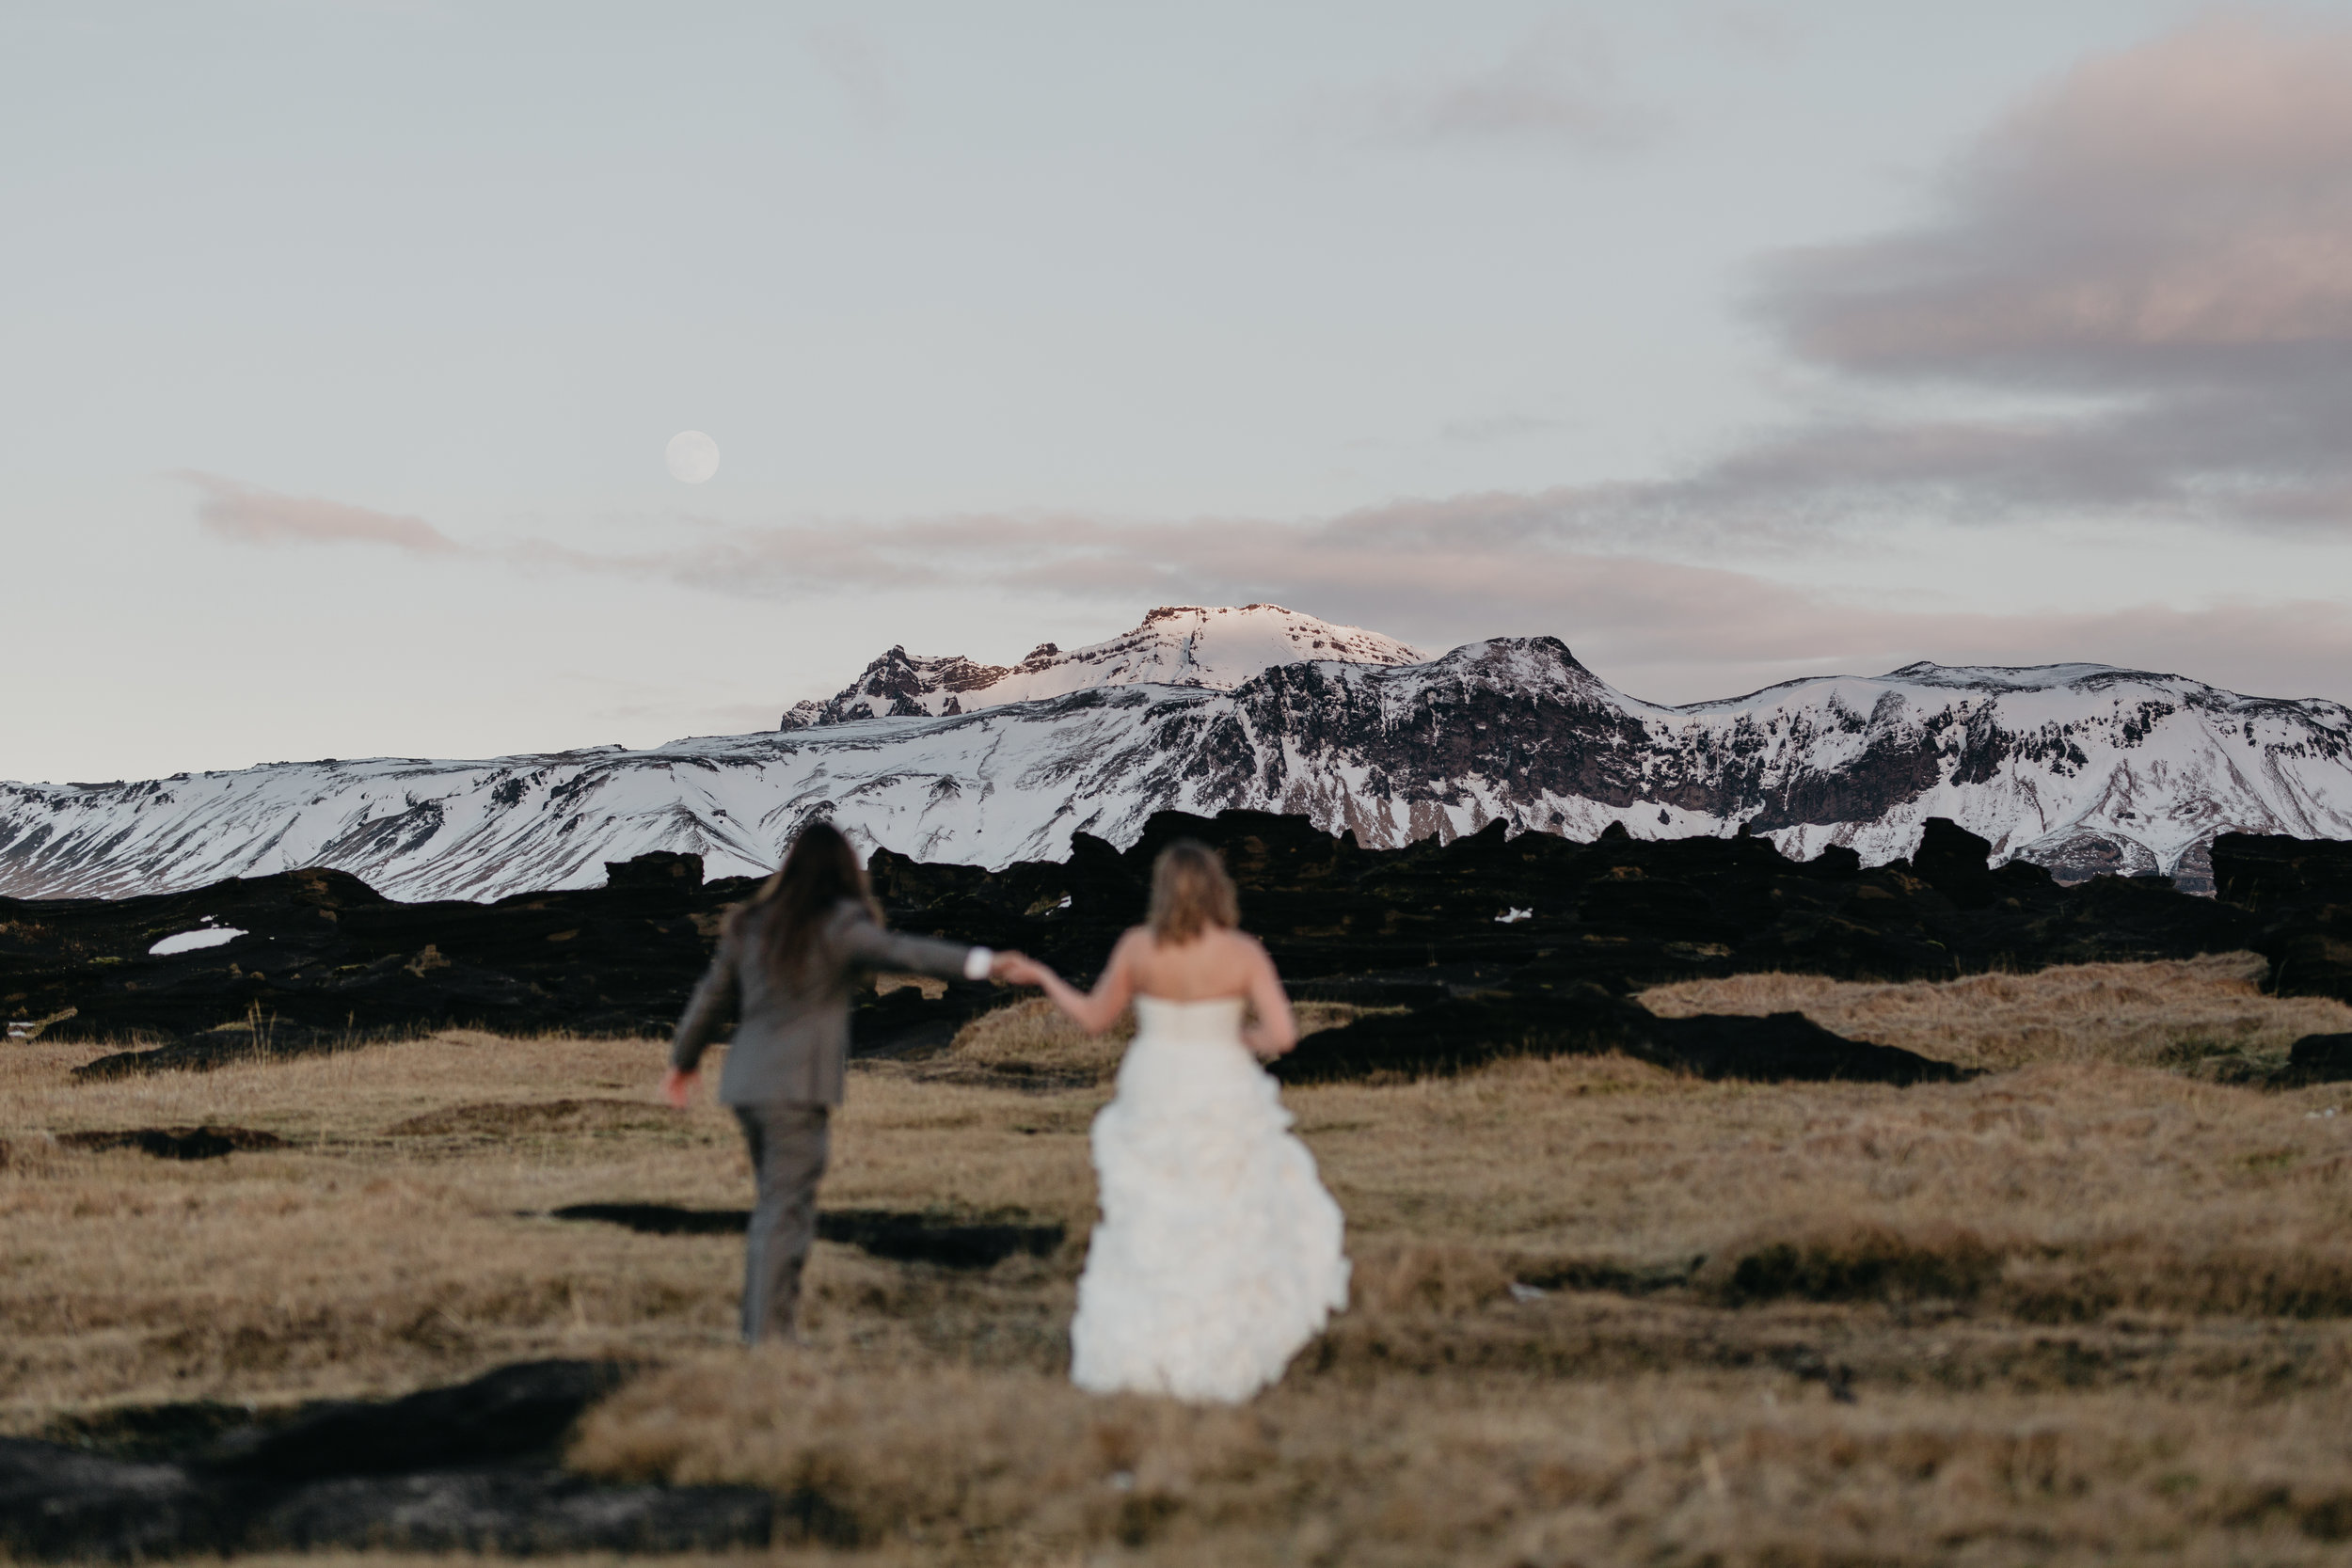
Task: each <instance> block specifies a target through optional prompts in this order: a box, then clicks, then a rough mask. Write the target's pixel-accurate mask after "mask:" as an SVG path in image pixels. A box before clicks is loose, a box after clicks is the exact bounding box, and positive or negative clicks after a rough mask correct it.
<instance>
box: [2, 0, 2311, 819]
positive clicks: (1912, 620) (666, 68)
mask: <svg viewBox="0 0 2352 1568" xmlns="http://www.w3.org/2000/svg"><path fill="white" fill-rule="evenodd" d="M0 203H5V210H6V211H7V212H8V214H10V221H9V223H8V226H7V230H6V233H7V243H6V244H5V245H0V544H4V545H5V557H4V559H5V560H6V561H7V562H8V574H7V575H8V579H9V582H10V591H9V593H8V595H7V610H6V612H5V622H0V626H5V632H4V633H0V778H13V779H19V780H51V781H68V780H89V781H97V780H106V779H116V778H137V777H150V776H161V775H165V774H168V773H172V772H177V771H181V770H196V769H204V768H237V767H245V766H249V765H252V764H255V763H262V762H269V761H277V760H308V759H311V758H317V757H326V756H342V757H354V756H373V755H415V756H441V757H462V756H488V755H499V754H507V753H514V752H532V751H545V750H555V749H561V748H565V747H572V746H587V745H598V744H611V743H620V744H626V745H632V746H634V745H646V744H653V743H658V742H660V741H663V740H667V739H672V738H675V737H677V736H686V735H695V734H733V733H740V732H743V731H748V730H753V729H761V728H770V727H772V726H773V725H774V723H775V721H776V716H777V714H778V713H779V712H780V711H781V710H782V709H783V708H785V707H786V706H787V705H790V704H791V703H792V702H794V701H796V700H798V699H801V698H803V697H810V696H824V695H829V694H831V693H832V692H834V691H835V690H837V689H840V688H841V687H843V686H845V685H847V684H848V683H849V682H850V680H851V679H852V678H854V677H855V675H856V674H857V673H858V672H859V671H860V670H861V669H862V668H863V667H864V666H865V664H866V662H867V661H868V660H869V659H871V658H872V657H875V656H876V655H878V654H880V653H881V652H882V651H883V650H884V649H886V648H888V647H890V646H892V645H894V644H895V645H902V646H904V647H906V648H907V649H908V650H909V651H911V652H913V653H916V654H934V655H944V654H963V655H967V656H969V657H974V658H978V659H982V660H988V661H994V662H1009V661H1010V660H1012V659H1015V658H1018V657H1020V656H1021V655H1022V654H1024V653H1025V652H1027V651H1028V650H1029V649H1030V648H1031V647H1033V646H1035V645H1036V644H1038V643H1040V642H1044V641H1054V642H1057V643H1059V644H1060V645H1061V646H1063V647H1065V648H1066V647H1071V646H1074V645H1078V644H1082V643H1085V642H1089V641H1098V640H1100V639H1103V638H1105V637H1109V636H1112V635H1115V634H1116V633H1118V632H1120V631H1121V630H1124V629H1126V628H1127V627H1129V626H1134V625H1136V623H1137V622H1138V621H1139V620H1140V619H1141V617H1142V614H1143V612H1144V610H1147V609H1150V608H1152V607H1153V606H1156V605H1162V604H1240V603H1246V602H1252V601H1263V602H1275V603H1280V604H1284V605H1288V606H1290V607H1292V608H1294V609H1296V610H1305V611H1307V612H1310V613H1312V614H1317V615H1321V616H1324V617H1326V618H1327V619H1331V620H1334V621H1340V622H1344V623H1348V624H1352V625H1359V626H1370V627H1372V628H1374V629H1376V630H1380V631H1384V632H1387V633H1390V634H1391V635H1394V636H1398V637H1403V638H1406V639H1408V640H1410V641H1414V642H1415V643H1416V644H1418V645H1420V646H1422V647H1423V648H1425V649H1428V650H1430V651H1432V652H1438V651H1442V650H1443V649H1445V648H1448V647H1451V646H1454V645H1455V644H1458V643H1460V642H1463V641H1470V640H1473V639H1477V638H1482V637H1490V636H1503V635H1511V636H1527V635H1538V634H1543V635H1550V636H1556V637H1558V638H1560V639H1561V640H1562V641H1565V642H1566V643H1567V644H1568V646H1569V647H1570V648H1571V649H1573V650H1574V651H1575V653H1576V654H1577V656H1578V657H1580V658H1581V660H1582V661H1583V662H1584V663H1585V664H1586V665H1588V666H1589V667H1590V668H1592V669H1593V670H1594V671H1595V673H1597V674H1599V675H1600V676H1601V677H1602V678H1603V679H1604V680H1607V681H1609V682H1610V683H1612V684H1613V685H1614V686H1616V687H1618V688H1619V689H1624V690H1627V691H1629V692H1631V693H1633V694H1635V695H1637V696H1641V697H1645V698H1648V699H1651V700H1654V701H1665V702H1691V701H1697V700H1702V699H1706V698H1711V697H1721V696H1727V695H1731V694H1734V693H1738V692H1742V691H1747V690H1752V689H1756V688H1758V687H1761V686H1765V685H1768V684H1770V683H1772V682H1774V681H1779V680H1785V679H1790V678H1795V677H1799V676H1803V675H1807V674H1820V673H1878V672H1882V671H1885V670H1889V669H1893V668H1895V667H1898V666H1899V665H1902V664H1906V663H1909V662H1912V661H1913V660H1915V659H1933V660H1936V661H1938V662H1941V663H1947V664H2025V663H2034V662H2049V661H2059V660H2075V659H2085V660H2095V661H2100V662H2106V663H2112V664H2120V665H2125V666H2130V667H2135V668H2140V669H2151V670H2157V671H2163V672H2168V673H2182V674H2186V675H2191V676H2195V677H2197V678H2200V679H2203V680H2207V681H2211V682H2213V683H2215V684H2217V685H2220V686H2224V687H2228V688H2230V689H2236V690H2243V691H2249V692H2254V693H2259V694H2263V695H2270V696H2287V697H2307V696H2321V697H2328V698H2332V699H2337V700H2352V0H2347V3H2345V4H2338V5H2330V6H2308V7H2299V8H2270V9H2242V8H2228V9H2214V8H2203V7H2197V6H2187V5H2173V4H2154V3H2127V0H2070V3H2069V4H2067V5H2065V6H2052V5H2049V4H2047V3H2046V0H2037V3H2020V4H2010V3H2007V0H1983V3H1980V4H1978V5H1973V6H1969V7H1964V8H1963V7H1950V6H1936V5H1929V4H1924V3H1922V4H1903V3H1883V4H1862V3H1860V0H1846V3H1842V4H1789V5H1776V4H1757V5H1742V4H1723V3H1715V0H1651V3H1645V4H1641V5H1634V4H1630V3H1628V4H1621V5H1613V6H1590V5H1588V6H1582V7H1577V6H1556V5H1537V4H1516V3H1500V0H1498V3H1491V4H1486V3H1478V0H1454V3H1452V4H1448V5H1446V6H1441V7H1440V6H1430V5H1425V4H1422V5H1412V6H1389V5H1378V4H1372V3H1367V0H1351V3H1349V4H1344V5H1342V4H1332V5H1310V4H1265V3H1263V0H1262V3H1258V4H1251V5H1224V4H1216V3H1209V0H1196V3H1195V4H1191V5H1187V6H1183V7H1153V8H1145V7H1104V6H1089V5H1076V4H1072V5H1029V4H1019V3H1004V4H996V5H992V6H988V7H974V6H969V5H949V4H942V5H916V4H869V5H866V6H860V7H854V8H852V7H847V6H839V5H816V6H795V5H789V4H776V3H765V4H747V5H729V4H717V3H691V0H679V3H674V4H667V5H660V6H655V5H650V4H641V5H599V4H593V3H584V0H567V3H564V4H548V5H534V4H499V3H485V4H463V5H460V4H455V3H450V4H438V3H433V0H374V3H363V0H350V3H333V0H301V3H294V0H270V3H262V0H212V3H203V4H185V3H172V4H163V5H130V4H107V3H104V0H91V3H87V4H73V5H65V4H55V5H22V6H11V7H8V8H0ZM687 430H698V431H702V432H706V433H707V434H708V435H709V436H711V437H712V439H713V440H715V442H716V443H717V446H718V448H719V451H720V454H721V457H720V464H719V467H718V471H717V473H716V474H715V476H713V477H712V478H711V479H710V480H708V481H707V483H699V484H691V485H690V484H686V483H680V482H679V481H678V480H676V479H674V478H673V477H671V474H670V473H669V471H668V469H667V467H665V464H664V450H665V448H666V446H667V445H668V443H669V442H670V440H671V439H672V437H673V436H676V435H677V434H678V433H679V432H681V431H687Z"/></svg>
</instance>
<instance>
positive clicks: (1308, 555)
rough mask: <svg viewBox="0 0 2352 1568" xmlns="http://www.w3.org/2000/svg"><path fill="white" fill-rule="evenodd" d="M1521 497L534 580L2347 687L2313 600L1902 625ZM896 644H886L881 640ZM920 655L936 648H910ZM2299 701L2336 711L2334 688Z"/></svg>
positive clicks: (1006, 528) (710, 558)
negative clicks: (2065, 665)
mask: <svg viewBox="0 0 2352 1568" xmlns="http://www.w3.org/2000/svg"><path fill="white" fill-rule="evenodd" d="M1556 524H1557V518H1556V516H1555V515H1554V514H1552V513H1551V512H1549V511H1548V510H1546V509H1545V508H1543V507H1541V506H1538V505H1534V504H1532V500H1531V498H1525V497H1509V496H1502V495H1495V496H1483V497H1470V498H1466V499H1462V500H1460V501H1456V502H1436V501H1432V502H1417V503H1412V504H1409V505H1402V506H1393V507H1383V508H1378V509H1375V510H1369V511H1364V512H1359V513H1353V514H1349V515H1343V516H1339V517H1333V518H1329V519H1326V520H1322V521H1318V522H1310V523H1294V524H1282V523H1273V522H1267V521H1264V520H1257V519H1214V518H1213V519H1197V520H1194V521H1190V522H1185V523H1182V524H1150V525H1135V524H1126V525H1114V524H1107V523H1103V522H1099V521H1094V520H1090V519H1087V518H1082V517H1071V516H1027V517H1023V516H1004V515H967V516H956V517H941V518H931V519H924V520H916V521H910V522H904V523H899V524H895V525H883V526H869V527H865V528H860V529H856V530H853V531H851V530H842V531H835V530H826V529H809V528H779V529H738V530H733V531H726V532H724V533H723V534H722V535H719V536H717V537H713V538H709V539H706V540H702V541H698V542H696V543H694V544H692V545H689V546H681V547H679V548H676V549H673V550H665V551H659V552H652V553H646V554H638V555H628V556H611V557H599V556H589V555H583V554H580V553H579V552H563V553H562V554H561V555H560V556H558V555H552V554H550V555H547V556H543V557H542V558H541V559H542V561H543V562H544V563H548V564H555V563H561V564H563V565H564V566H567V567H570V568H573V569H579V570H587V571H596V572H606V573H613V574H618V575H622V576H626V577H628V578H633V579H643V578H647V577H660V578H668V579H670V580H673V581H675V582H680V583H684V584H687V585H690V586H692V587H697V588H702V589H706V590H709V591H712V592H719V593H726V594H736V595H740V596H746V597H754V598H763V599H765V598H791V597H797V596H803V595H818V594H826V593H830V592H834V591H838V590H842V589H854V590H868V591H870V590H887V589H893V588H898V589H907V588H916V587H955V588H959V589H961V590H963V591H966V592H971V593H987V594H998V595H1002V596H1005V597H1008V598H1009V597H1012V596H1015V595H1025V596H1038V595H1045V596H1066V597H1070V598H1073V599H1091V600H1097V601H1101V600H1104V599H1109V600H1114V601H1117V600H1124V601H1126V602H1128V603H1130V604H1132V605H1133V606H1134V607H1135V608H1136V610H1138V611H1140V610H1142V609H1143V608H1145V607H1147V606H1149V605H1152V604H1161V603H1227V604H1238V603H1245V602H1248V601H1251V600H1263V601H1272V602H1277V603H1282V604H1288V605H1291V606H1293V607H1295V608H1297V609H1301V610H1308V611H1310V612H1311V613H1314V614H1318V615H1323V616H1327V617H1328V618H1330V619H1334V620H1340V621H1345V622H1351V623H1355V624H1359V625H1365V626H1375V627H1377V628H1378V629H1381V630H1383V631H1388V632H1391V633H1393V634H1396V635H1400V636H1404V637H1406V638H1409V639H1412V640H1414V641H1420V642H1422V643H1423V644H1424V645H1429V646H1438V647H1443V646H1448V645H1451V644H1452V643H1454V642H1458V641H1468V640H1470V639H1472V638H1477V637H1485V636H1492V635H1497V634H1501V633H1506V632H1538V631H1557V630H1562V629H1567V630H1569V631H1570V632H1571V640H1572V641H1573V642H1574V644H1575V646H1576V648H1577V651H1578V653H1579V655H1580V656H1581V657H1583V658H1584V659H1585V661H1586V662H1587V663H1588V664H1589V665H1591V666H1592V667H1593V668H1594V669H1595V670H1597V672H1599V673H1601V674H1602V675H1603V676H1604V678H1607V679H1609V680H1611V681H1613V682H1614V683H1616V684H1619V685H1621V686H1623V687H1624V688H1625V689H1629V690H1631V691H1633V692H1635V693H1636V694H1638V695H1642V696H1647V697H1651V698H1654V699H1657V700H1661V701H1694V700H1698V699H1701V698H1707V697H1715V696H1724V695H1727V694H1730V693H1732V692H1734V691H1738V690H1746V689H1754V688H1756V687H1759V686H1764V685H1769V684H1771V683H1772V682H1773V681H1778V680H1785V679H1789V678H1793V677H1795V676H1799V675H1804V674H1820V673H1876V672H1879V671H1883V670H1888V669H1892V668H1895V667H1897V666H1899V665H1902V664H1907V663H1910V662H1912V661H1914V660H1915V659H1921V658H1930V659H1934V660H1936V661H1938V662H1941V663H1947V664H1976V663H1982V664H2031V663H2051V662H2063V661H2070V660H2079V659H2090V660H2093V661H2098V662H2106V663H2117V664H2129V665H2137V666H2140V667H2144V668H2153V669H2158V670H2164V671H2168V672H2171V673H2185V674H2189V675H2192V676H2195V677H2197V678H2200V679H2205V680H2211V681H2215V682H2217V684H2221V685H2225V686H2232V687H2233V688H2235V689H2242V690H2254V691H2258V692H2265V693H2277V694H2284V695H2311V694H2313V692H2312V689H2313V688H2314V686H2322V687H2325V686H2327V685H2328V679H2326V678H2321V677H2320V673H2321V672H2326V673H2328V678H2332V679H2333V680H2334V681H2335V682H2336V683H2337V684H2338V685H2340V684H2341V681H2342V678H2343V675H2344V672H2347V671H2352V606H2347V605H2345V604H2343V603H2338V602H2329V601H2324V600H2301V601H2296V602H2291V603H2290V602H2271V603H2263V604H2253V603H2237V602H2223V603H2217V604H2212V605H2205V606H2200V607H2192V608H2179V607H2172V606H2164V605H2142V606H2137V607H2131V608H2126V609H2122V610H2095V611H2085V610H2071V609H2068V608H2066V607H2065V606H2064V605H2063V604H2062V603H2061V604H2058V605H2055V606H2053V607H2052V608H2050V609H2048V610H2041V611H2035V612H2029V613H2012V614H1986V613H1981V612H1974V611H1965V610H1903V609H1899V608H1888V607H1886V606H1885V605H1883V604H1870V603H1864V602H1859V601H1856V600H1851V599H1844V598H1840V597H1838V596H1836V595H1835V594H1824V593H1821V592H1819V591H1817V590H1813V589H1810V588H1807V587H1805V586H1803V585H1801V584H1791V583H1788V582H1782V581H1776V580H1773V579H1772V578H1765V577H1761V576H1758V575H1756V574H1752V573H1746V572H1739V571H1730V570H1725V569H1723V568H1719V567H1710V566H1703V565H1692V564H1688V563H1683V562H1671V561H1661V560H1658V559H1655V558H1651V557H1645V556H1635V555H1626V554H1621V553H1611V552H1607V551H1603V550H1599V549H1595V548H1591V547H1588V546H1579V545H1578V544H1576V543H1575V541H1574V531H1573V528H1572V527H1568V528H1563V527H1560V526H1556ZM893 635H894V636H895V635H898V634H893ZM919 651H922V652H926V653H953V652H960V651H961V650H958V649H948V648H927V649H921V650H919ZM2319 694H2323V695H2329V696H2335V697H2339V698H2343V697H2347V696H2352V689H2327V690H2324V691H2322V692H2320V693H2319Z"/></svg>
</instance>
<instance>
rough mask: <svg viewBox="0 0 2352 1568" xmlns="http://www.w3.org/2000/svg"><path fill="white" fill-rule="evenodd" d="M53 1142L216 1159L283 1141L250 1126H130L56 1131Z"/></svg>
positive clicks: (168, 1157)
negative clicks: (115, 1128) (112, 1130)
mask: <svg viewBox="0 0 2352 1568" xmlns="http://www.w3.org/2000/svg"><path fill="white" fill-rule="evenodd" d="M57 1142H59V1143H60V1144H63V1145H64V1146H65V1147H66V1148H86V1149H91V1150H105V1149H114V1148H135V1149H137V1150H138V1151H139V1152H140V1153H142V1154H151V1155H153V1156H154V1157H155V1158H156V1159H158V1160H217V1159H219V1158H220V1157H221V1156H222V1155H224V1154H234V1153H237V1152H239V1151H240V1150H245V1149H256V1148H286V1147H287V1143H286V1140H285V1139H283V1138H281V1137H279V1136H278V1134H277V1133H275V1132H257V1131H256V1130H254V1129H253V1128H250V1127H213V1126H209V1125H208V1126H204V1127H132V1128H125V1129H123V1130H122V1131H120V1132H60V1133H58V1134H57Z"/></svg>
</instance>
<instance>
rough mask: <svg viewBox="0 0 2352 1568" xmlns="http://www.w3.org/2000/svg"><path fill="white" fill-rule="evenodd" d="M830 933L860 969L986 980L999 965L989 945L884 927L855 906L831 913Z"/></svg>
mask: <svg viewBox="0 0 2352 1568" xmlns="http://www.w3.org/2000/svg"><path fill="white" fill-rule="evenodd" d="M833 934H834V941H835V942H838V943H839V950H840V953H841V956H842V957H843V958H845V959H847V960H848V961H850V963H853V964H855V965H857V966H858V967H860V968H862V969H886V970H901V971H906V972H908V973H911V974H936V975H938V976H939V977H940V978H941V979H943V980H986V979H989V978H991V977H992V976H993V975H995V974H997V971H998V969H999V968H1000V965H999V962H998V959H999V958H1000V957H1002V955H999V954H996V953H993V952H992V951H990V950H989V949H988V948H985V947H967V946H966V945H964V944H963V943H962V942H941V941H940V940H939V939H938V938H936V937H911V936H908V935H906V934H905V933H904V932H901V931H889V930H884V929H883V928H882V927H880V926H878V925H876V924H875V923H874V919H873V917H872V916H871V915H869V914H867V913H866V911H864V910H861V909H857V908H855V907H854V906H850V907H849V908H847V909H845V910H844V911H842V913H840V914H838V915H836V916H834V926H833Z"/></svg>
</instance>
